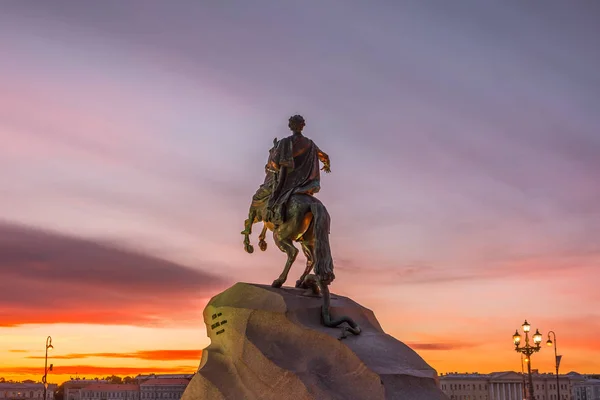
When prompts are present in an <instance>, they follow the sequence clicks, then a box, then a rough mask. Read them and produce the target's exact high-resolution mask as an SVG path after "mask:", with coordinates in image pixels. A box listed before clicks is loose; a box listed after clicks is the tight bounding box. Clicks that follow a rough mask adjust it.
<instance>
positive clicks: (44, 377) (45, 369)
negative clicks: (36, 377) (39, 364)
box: [42, 336, 54, 400]
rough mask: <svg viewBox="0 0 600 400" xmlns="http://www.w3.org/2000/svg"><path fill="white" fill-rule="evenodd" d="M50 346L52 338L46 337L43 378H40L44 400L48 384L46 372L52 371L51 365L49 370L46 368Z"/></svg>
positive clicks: (51, 347)
mask: <svg viewBox="0 0 600 400" xmlns="http://www.w3.org/2000/svg"><path fill="white" fill-rule="evenodd" d="M53 348H54V346H52V338H51V337H50V336H48V337H47V338H46V357H45V359H44V376H42V383H43V384H44V400H47V399H46V391H47V389H48V382H47V381H46V377H47V375H48V371H52V364H50V368H48V349H53Z"/></svg>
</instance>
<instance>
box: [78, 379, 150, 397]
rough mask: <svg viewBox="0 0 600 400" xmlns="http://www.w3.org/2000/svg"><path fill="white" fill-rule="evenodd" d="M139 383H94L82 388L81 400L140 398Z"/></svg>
mask: <svg viewBox="0 0 600 400" xmlns="http://www.w3.org/2000/svg"><path fill="white" fill-rule="evenodd" d="M139 399H140V386H139V385H137V384H117V383H93V384H91V385H88V386H86V387H84V388H83V389H81V400H139Z"/></svg>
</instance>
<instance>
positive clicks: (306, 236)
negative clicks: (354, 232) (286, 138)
mask: <svg viewBox="0 0 600 400" xmlns="http://www.w3.org/2000/svg"><path fill="white" fill-rule="evenodd" d="M272 154H273V149H271V151H270V155H272ZM269 160H270V157H269ZM267 173H272V174H275V173H276V172H275V171H267ZM266 203H267V202H264V201H263V202H260V203H259V205H258V206H257V208H258V209H256V210H253V209H252V208H251V211H250V218H252V220H251V221H249V220H247V221H246V226H249V227H250V228H249V229H247V230H245V231H244V232H243V234H244V249H245V250H246V252H248V253H253V252H254V247H253V246H252V245H251V244H250V234H251V232H252V231H251V226H252V225H253V224H254V223H257V222H261V221H263V228H262V231H261V233H260V235H259V247H260V249H261V250H262V251H265V250H266V249H267V243H266V241H265V237H266V233H267V230H270V231H272V232H273V240H274V242H275V245H276V246H277V247H278V248H279V250H281V251H282V252H284V253H285V254H286V255H287V260H286V263H285V266H284V268H283V271H282V272H281V274H280V275H279V277H278V278H277V279H275V280H274V281H273V283H272V284H271V286H272V287H274V288H281V287H282V286H283V284H284V283H285V282H286V281H287V278H288V274H289V271H290V268H291V267H292V264H293V263H294V261H295V260H296V257H297V256H298V253H299V251H298V249H297V248H296V246H294V242H296V243H299V244H300V246H301V248H302V251H303V252H304V255H305V256H306V267H305V269H304V272H303V273H302V275H301V276H300V278H299V279H298V280H297V281H296V285H295V287H296V288H305V289H310V290H312V292H313V294H314V295H321V296H322V297H323V307H322V313H321V315H322V317H323V322H324V324H325V326H328V327H337V326H339V325H340V324H342V323H344V322H346V323H347V324H348V325H349V326H350V327H349V328H348V327H345V328H343V333H342V337H341V338H345V337H346V334H345V333H346V331H348V332H351V333H353V334H355V335H358V334H360V332H361V329H360V327H359V326H358V324H356V323H355V322H354V321H353V320H352V319H351V318H349V317H341V318H338V319H335V320H334V319H332V318H331V313H330V299H331V296H330V292H329V285H330V284H331V282H333V280H334V279H335V275H334V273H333V258H332V256H331V248H330V245H329V233H330V224H331V218H330V216H329V213H328V211H327V209H326V208H325V206H324V205H323V203H321V201H320V200H319V199H317V198H316V197H314V196H312V195H310V194H304V193H295V194H292V195H291V196H290V199H289V200H288V202H287V204H286V219H285V221H284V222H283V223H282V224H280V225H277V226H276V225H274V224H273V223H271V222H269V221H264V219H265V218H264V216H266V215H267V212H266V207H267V204H266ZM313 270H314V274H311V271H313Z"/></svg>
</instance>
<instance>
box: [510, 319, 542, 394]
mask: <svg viewBox="0 0 600 400" xmlns="http://www.w3.org/2000/svg"><path fill="white" fill-rule="evenodd" d="M522 328H523V332H525V345H524V346H519V344H520V343H521V335H520V334H519V330H518V329H517V330H515V334H514V335H513V343H514V344H515V351H517V352H518V353H521V354H523V355H525V362H526V363H527V374H528V375H529V398H530V399H532V400H533V399H535V397H534V395H533V378H532V376H531V355H532V354H533V353H537V352H538V351H540V348H541V347H540V343H542V334H541V333H540V331H539V330H537V329H536V330H535V334H534V335H533V343H534V345H535V346H532V345H530V344H529V331H530V330H531V325H529V323H528V322H527V320H525V323H523V326H522Z"/></svg>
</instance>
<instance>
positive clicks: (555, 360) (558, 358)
mask: <svg viewBox="0 0 600 400" xmlns="http://www.w3.org/2000/svg"><path fill="white" fill-rule="evenodd" d="M550 334H552V336H553V337H554V342H552V340H551V339H550ZM546 344H547V345H548V346H552V345H554V365H555V367H556V397H558V399H559V400H560V380H559V378H558V366H559V365H560V359H561V358H562V356H559V355H558V354H557V350H556V333H554V331H550V332H548V341H547V342H546Z"/></svg>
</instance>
